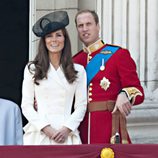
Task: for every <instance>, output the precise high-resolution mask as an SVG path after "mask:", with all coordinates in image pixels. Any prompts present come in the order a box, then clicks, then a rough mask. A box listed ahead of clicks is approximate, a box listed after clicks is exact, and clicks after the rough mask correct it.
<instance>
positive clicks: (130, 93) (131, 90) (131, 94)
mask: <svg viewBox="0 0 158 158" xmlns="http://www.w3.org/2000/svg"><path fill="white" fill-rule="evenodd" d="M122 91H123V92H125V93H126V95H127V97H128V99H129V100H130V101H131V103H132V104H134V102H135V98H136V96H138V95H140V96H142V95H143V94H142V93H141V92H140V90H139V89H137V88H135V87H128V88H123V89H122Z"/></svg>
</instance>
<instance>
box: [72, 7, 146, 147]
mask: <svg viewBox="0 0 158 158" xmlns="http://www.w3.org/2000/svg"><path fill="white" fill-rule="evenodd" d="M75 23H76V27H77V31H78V35H79V38H80V40H81V41H82V42H83V44H84V48H83V50H81V51H80V52H79V53H77V54H76V55H75V56H74V57H73V58H74V62H76V63H79V64H81V65H83V66H84V67H85V69H86V72H87V78H88V81H87V82H88V97H89V100H88V112H87V115H86V117H85V119H84V121H83V123H82V125H81V127H80V129H81V131H80V132H81V138H82V141H83V143H90V144H93V143H117V141H119V142H120V143H122V144H128V143H131V141H130V138H129V136H128V132H127V129H126V116H128V115H129V114H130V112H131V109H132V106H133V105H137V104H140V103H142V102H143V100H144V91H143V88H142V86H141V84H140V81H139V78H138V75H137V73H136V64H135V62H134V60H133V59H132V58H131V56H130V53H129V51H128V50H127V49H123V48H121V47H119V46H114V45H109V44H105V43H104V42H103V41H102V40H101V39H100V38H99V31H100V26H99V20H98V15H97V14H96V13H95V12H94V11H91V10H81V11H79V12H78V13H77V15H76V17H75ZM117 136H118V138H119V139H116V138H117Z"/></svg>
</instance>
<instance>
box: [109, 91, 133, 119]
mask: <svg viewBox="0 0 158 158" xmlns="http://www.w3.org/2000/svg"><path fill="white" fill-rule="evenodd" d="M131 109H132V104H131V103H130V101H129V99H128V98H127V96H126V94H125V92H121V93H120V94H119V95H118V96H117V100H116V104H115V107H114V110H113V111H112V113H115V112H116V111H117V110H119V111H120V112H121V114H122V115H123V116H124V117H126V116H128V115H129V114H130V112H131Z"/></svg>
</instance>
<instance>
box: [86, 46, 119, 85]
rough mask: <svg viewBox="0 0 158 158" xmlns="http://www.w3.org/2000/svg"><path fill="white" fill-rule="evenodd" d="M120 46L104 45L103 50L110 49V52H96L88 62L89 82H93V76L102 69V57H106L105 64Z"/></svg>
mask: <svg viewBox="0 0 158 158" xmlns="http://www.w3.org/2000/svg"><path fill="white" fill-rule="evenodd" d="M119 48H120V47H116V46H106V47H104V48H103V49H102V50H101V52H103V51H110V52H111V53H109V54H103V53H101V52H100V53H98V54H96V55H95V56H94V57H93V59H92V60H91V61H90V62H89V63H88V64H87V66H86V68H85V69H86V73H87V84H88V85H89V83H90V82H91V80H92V79H93V77H94V76H95V75H96V74H97V73H98V72H99V71H100V66H101V65H102V59H104V65H105V63H106V62H107V61H108V59H109V58H110V57H111V56H112V55H113V54H114V53H115V52H116V51H117V50H118V49H119Z"/></svg>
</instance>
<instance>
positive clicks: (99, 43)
mask: <svg viewBox="0 0 158 158" xmlns="http://www.w3.org/2000/svg"><path fill="white" fill-rule="evenodd" d="M103 46H104V43H103V42H102V40H101V39H99V40H97V41H96V42H95V43H93V44H91V45H90V46H88V47H84V48H83V50H84V51H85V52H87V53H89V54H91V53H93V52H95V51H96V50H98V49H100V48H101V47H103Z"/></svg>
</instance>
